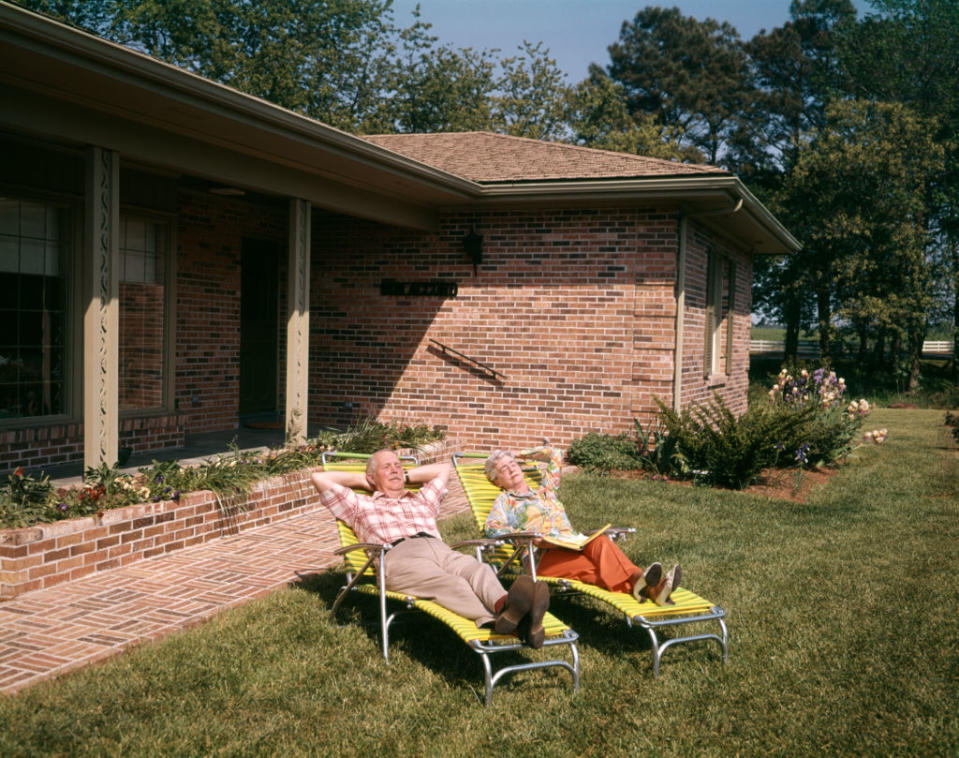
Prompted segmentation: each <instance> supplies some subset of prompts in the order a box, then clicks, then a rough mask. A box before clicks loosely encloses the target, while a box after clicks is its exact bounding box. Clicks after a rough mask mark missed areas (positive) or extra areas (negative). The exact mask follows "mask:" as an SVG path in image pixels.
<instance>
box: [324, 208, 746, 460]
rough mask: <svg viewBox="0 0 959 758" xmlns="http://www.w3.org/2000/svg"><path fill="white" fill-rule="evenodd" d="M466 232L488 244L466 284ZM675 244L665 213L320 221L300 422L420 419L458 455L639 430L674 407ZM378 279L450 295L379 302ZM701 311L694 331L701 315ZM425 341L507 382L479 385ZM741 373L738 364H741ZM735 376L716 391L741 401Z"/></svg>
mask: <svg viewBox="0 0 959 758" xmlns="http://www.w3.org/2000/svg"><path fill="white" fill-rule="evenodd" d="M473 227H475V229H476V231H477V233H479V234H481V235H483V237H484V240H483V243H484V244H483V249H484V261H483V263H482V264H481V266H480V267H479V273H478V276H476V277H474V276H473V272H472V267H471V266H470V265H469V263H468V262H467V258H466V255H465V253H464V252H463V249H462V243H461V241H462V238H463V236H464V235H465V234H466V233H467V232H469V230H470V229H471V228H473ZM677 245H678V236H677V223H676V214H675V211H673V210H671V209H603V210H552V211H502V212H489V213H485V214H467V213H464V214H456V213H453V214H449V215H447V216H445V217H444V218H443V219H442V220H441V223H440V230H439V232H438V234H436V235H429V234H418V233H415V232H410V231H406V230H401V229H396V228H391V227H384V226H381V225H377V224H373V223H369V222H364V221H361V220H358V219H352V218H344V217H341V216H335V215H332V214H318V215H317V216H316V217H315V219H314V229H313V261H314V264H313V279H312V283H311V300H312V313H311V346H310V357H311V363H310V367H311V382H310V391H311V394H310V413H311V421H313V422H319V423H323V424H343V423H346V422H348V421H349V420H351V419H354V418H357V417H359V416H364V415H374V416H378V417H380V418H384V419H398V420H407V421H415V422H418V423H424V422H425V423H429V424H434V425H440V426H442V427H445V428H448V429H449V430H451V431H452V432H453V433H454V434H455V435H456V436H457V437H459V438H460V439H461V440H463V441H464V442H466V443H467V444H469V445H477V446H490V445H495V444H507V445H527V444H531V443H535V442H538V441H540V440H542V439H543V438H544V437H546V438H549V439H550V440H551V441H553V442H554V443H557V444H561V445H565V444H568V443H569V441H570V440H572V439H573V438H574V437H577V436H581V435H582V434H584V433H586V432H588V431H591V430H601V431H608V432H617V431H622V430H626V429H629V428H631V425H632V419H633V417H636V416H639V417H641V418H643V419H644V420H648V419H649V417H650V415H651V414H652V413H653V412H654V409H655V404H654V400H653V398H654V397H659V398H661V399H662V400H663V401H664V402H666V403H667V404H668V403H670V402H671V398H672V382H673V370H672V365H673V354H674V349H675V344H674V331H675V329H674V326H675V293H674V283H675V261H676V255H677ZM691 259H692V260H691V266H695V265H698V261H697V259H696V256H695V255H692V256H691ZM739 268H740V271H739V277H738V278H743V277H745V276H747V275H749V274H748V266H746V265H741V266H740V267H739ZM704 276H705V274H703V278H704ZM383 278H394V279H398V280H401V281H427V280H431V279H445V280H450V281H456V282H457V283H458V287H459V291H458V295H457V296H456V297H396V296H384V295H380V294H379V284H380V281H381V279H383ZM693 279H694V280H695V277H693ZM692 286H693V287H695V286H697V285H696V283H695V281H694V282H693V285H692ZM699 286H701V285H699ZM747 293H748V287H745V288H744V291H743V295H742V301H741V302H737V308H742V307H745V308H747V310H746V321H745V322H744V323H745V324H746V325H747V327H748V295H747ZM695 300H696V298H695V296H694V297H693V303H694V307H693V309H691V311H692V312H691V314H690V315H691V317H690V318H688V319H687V321H686V328H687V332H688V333H687V346H692V348H693V349H692V351H691V353H692V354H691V355H687V361H686V363H687V364H689V363H690V362H691V361H695V359H696V355H695V350H696V347H695V346H696V345H697V344H699V345H700V347H699V348H698V350H699V357H698V360H699V362H700V364H699V365H700V366H701V363H702V347H701V343H702V340H703V336H702V328H703V327H702V323H700V324H699V336H698V338H696V337H695V336H694V333H695V330H696V319H697V315H696V306H695ZM698 311H699V317H700V319H701V311H702V305H701V304H700V305H699V306H698ZM430 339H434V340H437V341H438V342H441V343H444V344H446V345H448V346H449V347H451V348H453V349H455V350H457V351H459V352H461V353H464V354H466V355H468V356H471V357H473V358H475V359H476V360H478V361H480V362H482V363H484V364H487V365H488V366H490V367H492V368H493V369H495V370H496V371H498V372H500V373H501V374H503V375H505V378H504V379H500V378H494V377H489V376H484V375H483V373H482V372H481V371H479V370H477V369H476V368H475V367H470V366H469V365H468V364H465V363H463V362H462V361H460V360H458V359H456V358H455V357H452V356H449V355H444V354H443V353H442V352H441V351H440V350H438V349H437V348H436V347H434V346H431V344H430V342H429V340H430ZM746 339H747V341H748V332H747V335H746ZM744 349H745V348H744ZM747 361H748V352H744V353H743V356H742V360H741V363H742V366H745V365H746V362H747ZM733 368H734V376H735V377H736V381H735V382H732V381H730V382H728V383H727V384H728V390H727V391H729V392H732V391H738V390H739V389H740V388H742V389H743V403H744V402H745V394H744V387H745V385H744V383H743V382H742V381H740V377H739V374H738V373H737V371H738V369H737V367H736V365H734V367H733ZM741 379H743V380H744V379H745V374H744V373H743V375H742V377H741ZM684 389H685V391H687V392H688V393H689V395H692V396H699V397H705V396H706V383H705V382H704V380H703V376H702V370H701V369H700V370H699V375H698V377H696V376H693V375H689V376H687V377H686V378H685V380H684ZM737 404H738V401H737Z"/></svg>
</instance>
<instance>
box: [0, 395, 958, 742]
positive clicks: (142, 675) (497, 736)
mask: <svg viewBox="0 0 959 758" xmlns="http://www.w3.org/2000/svg"><path fill="white" fill-rule="evenodd" d="M867 425H868V426H870V428H871V427H881V426H884V427H888V428H889V431H890V437H889V440H888V441H887V443H886V444H885V445H884V446H882V447H876V446H870V447H862V448H860V449H859V450H857V451H856V452H855V453H854V454H853V455H852V458H851V460H850V461H849V463H848V464H847V465H846V466H844V467H843V468H842V469H841V470H840V472H839V473H838V474H837V475H836V476H834V477H832V478H831V479H830V480H829V482H828V483H827V484H826V485H825V486H824V487H823V488H822V489H820V490H818V491H816V492H814V493H813V495H812V496H811V497H810V499H809V501H808V502H806V503H804V504H796V503H789V502H785V501H777V500H769V499H765V498H761V497H758V496H755V495H748V494H741V493H734V492H725V491H714V490H708V489H702V488H693V487H683V486H676V485H669V484H664V483H658V482H648V481H622V480H615V479H604V478H597V477H589V476H578V477H569V478H568V480H567V481H566V482H565V483H564V485H563V497H564V501H565V502H566V503H567V505H568V506H569V509H570V511H571V514H572V515H573V517H574V523H576V524H579V525H582V526H583V527H587V526H590V525H596V524H599V523H604V522H605V521H613V522H615V523H621V524H633V525H635V526H637V527H639V533H638V534H637V535H636V536H634V537H632V538H631V540H630V541H629V542H628V543H627V544H626V550H627V552H628V553H630V554H631V555H633V556H634V557H635V558H637V559H638V560H640V561H642V562H648V561H651V560H661V561H663V562H664V563H665V562H668V561H674V560H677V559H679V560H681V561H682V563H683V570H684V577H686V579H687V581H686V582H685V583H686V584H687V585H688V586H689V587H690V588H692V589H694V590H696V591H697V592H699V593H700V594H702V595H703V596H704V597H708V598H711V599H714V600H715V601H717V602H719V603H721V604H722V605H723V606H724V607H725V608H726V609H727V611H728V613H729V624H730V631H731V646H730V661H729V664H728V665H727V666H722V665H721V664H720V663H719V660H718V658H719V655H718V647H717V646H716V645H715V644H714V643H711V644H710V645H708V646H707V645H705V644H703V645H687V646H681V647H678V648H672V649H670V650H668V651H667V652H666V654H665V656H664V660H663V667H662V675H661V677H660V678H658V679H653V678H651V675H650V673H649V651H648V648H647V644H646V642H645V641H644V640H643V639H642V636H641V634H640V633H638V632H635V631H630V630H628V629H626V628H625V626H624V625H623V624H622V622H621V621H619V620H617V619H615V618H614V617H612V616H611V615H610V614H608V613H606V612H605V611H604V610H602V609H601V608H600V607H599V606H594V605H591V604H588V603H570V604H561V603H560V602H559V601H557V602H556V603H554V607H553V610H554V611H556V612H557V613H558V614H559V615H560V616H561V617H563V618H564V619H565V620H566V621H567V622H568V623H570V624H571V625H572V626H573V627H574V628H575V629H576V630H577V631H578V632H579V633H580V635H581V640H582V644H581V652H582V664H583V680H582V689H581V691H580V692H579V693H578V694H577V695H572V694H571V693H570V690H569V688H568V683H569V677H568V674H563V673H561V672H546V673H544V672H534V673H530V674H522V675H518V676H516V677H514V678H513V679H512V680H511V681H510V682H508V683H507V684H504V685H501V686H500V687H498V688H497V690H496V693H495V695H494V699H493V705H492V707H490V708H488V709H487V708H484V707H483V706H482V704H481V678H482V677H481V673H480V666H479V663H478V661H477V660H476V659H475V656H473V655H472V654H469V653H467V652H466V651H465V649H464V648H463V647H462V646H461V644H460V643H459V642H458V641H454V640H453V639H451V635H448V634H447V633H446V632H445V630H444V629H443V628H442V627H438V626H435V625H433V624H432V623H431V622H430V621H429V620H427V619H425V618H423V617H417V620H416V621H411V622H409V623H408V624H407V625H406V626H405V627H404V629H403V630H402V631H399V632H397V633H396V638H395V644H394V646H393V648H392V652H391V665H389V666H387V665H386V664H385V663H384V661H383V660H382V658H381V657H380V656H379V654H378V644H377V640H376V634H375V632H374V631H371V630H368V629H366V628H365V627H363V626H361V625H360V624H357V623H350V624H348V625H347V626H345V627H344V628H336V627H335V626H334V625H333V624H332V623H331V619H330V615H329V610H328V609H329V607H330V605H331V603H332V598H333V596H334V595H335V592H336V589H337V587H338V585H339V577H338V576H336V575H334V574H326V575H322V576H320V577H317V578H316V579H315V580H312V581H311V582H310V583H308V584H307V585H306V586H303V587H298V588H293V589H290V590H289V591H286V592H280V593H276V594H274V595H272V596H270V597H268V598H264V599H262V600H260V601H257V602H253V603H250V604H249V605H247V606H245V607H243V608H240V609H237V610H234V611H230V612H227V613H224V614H222V615H221V616H219V617H218V618H216V619H214V620H213V621H212V622H210V623H207V624H205V625H203V626H201V627H198V628H197V629H194V630H190V631H187V632H184V633H181V634H178V635H175V636H173V637H171V638H168V639H166V640H163V641H161V642H158V643H156V644H151V645H145V646H143V647H141V648H139V649H137V650H134V651H132V652H130V653H127V654H124V655H122V656H120V657H118V658H115V659H112V660H110V661H108V662H107V663H105V664H103V665H100V666H96V667H92V668H89V669H86V670H84V671H81V672H77V673H74V674H71V675H68V676H65V677H63V678H61V679H59V680H55V681H50V682H45V683H42V684H40V685H37V686H35V687H32V688H30V689H28V690H25V691H23V692H21V693H19V694H18V695H16V696H11V697H6V698H0V722H2V723H3V724H4V727H3V729H2V730H0V755H4V756H6V755H11V756H13V755H18V756H19V755H23V756H45V755H63V756H114V755H116V756H119V755H123V756H140V755H144V756H145V755H149V756H154V755H170V756H182V755H203V756H221V755H222V756H226V755H229V756H246V755H249V756H261V755H283V756H327V755H330V756H333V755H335V756H353V755H356V756H368V755H376V756H409V755H428V756H450V757H451V758H452V756H458V757H459V756H463V755H479V756H486V755H495V756H505V755H508V756H536V757H537V758H542V757H543V756H620V755H622V756H626V755H629V756H634V755H652V756H689V755H705V756H726V755H770V754H772V755H789V756H792V755H930V756H931V755H935V756H945V755H953V756H954V755H956V754H957V751H959V715H957V714H959V616H957V613H956V602H955V598H956V597H957V596H959V574H957V571H956V566H957V565H959V502H957V496H956V483H957V482H959V450H957V449H956V447H955V446H954V445H953V444H952V443H951V442H949V438H948V437H947V436H946V434H945V433H944V427H943V426H942V413H941V412H939V411H923V410H889V409H882V410H879V411H876V412H874V413H873V415H872V416H871V417H870V420H869V421H868V422H867ZM443 529H444V533H445V535H446V537H447V539H449V540H454V539H457V538H460V537H466V536H469V535H470V534H471V530H470V526H469V519H468V517H467V516H461V517H457V518H455V519H452V520H450V521H448V522H445V523H444V525H443Z"/></svg>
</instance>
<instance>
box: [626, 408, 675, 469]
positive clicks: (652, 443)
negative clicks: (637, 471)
mask: <svg viewBox="0 0 959 758" xmlns="http://www.w3.org/2000/svg"><path fill="white" fill-rule="evenodd" d="M633 427H634V429H635V433H636V447H637V454H638V456H639V459H640V462H641V463H642V467H643V468H644V469H646V470H647V471H651V472H654V473H656V474H660V475H663V476H686V475H688V474H689V466H688V464H687V462H686V458H685V457H684V456H683V454H682V453H681V452H680V451H679V440H678V439H677V438H676V437H673V436H672V435H670V433H669V430H668V429H667V428H666V425H665V424H664V423H663V420H662V419H661V418H660V419H657V420H656V423H655V425H654V424H652V423H651V424H649V426H647V427H646V428H645V429H643V425H642V424H641V423H640V422H639V419H633Z"/></svg>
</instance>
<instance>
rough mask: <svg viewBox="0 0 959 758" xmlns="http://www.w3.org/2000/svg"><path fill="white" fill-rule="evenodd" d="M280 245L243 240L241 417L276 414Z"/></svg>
mask: <svg viewBox="0 0 959 758" xmlns="http://www.w3.org/2000/svg"><path fill="white" fill-rule="evenodd" d="M279 257H280V245H279V244H278V243H276V242H264V241H262V240H254V239H244V240H243V262H242V267H243V275H242V280H241V284H240V298H241V304H240V415H241V416H248V415H251V414H266V413H273V412H275V411H276V395H277V392H276V377H277V370H276V364H277V360H278V358H277V331H276V330H277V272H276V269H277V264H278V262H279Z"/></svg>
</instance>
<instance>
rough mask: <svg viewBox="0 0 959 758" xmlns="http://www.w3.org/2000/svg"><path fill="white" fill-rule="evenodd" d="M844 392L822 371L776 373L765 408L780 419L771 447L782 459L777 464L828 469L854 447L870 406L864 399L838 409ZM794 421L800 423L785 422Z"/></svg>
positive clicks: (841, 382) (833, 376)
mask: <svg viewBox="0 0 959 758" xmlns="http://www.w3.org/2000/svg"><path fill="white" fill-rule="evenodd" d="M845 392H846V383H845V381H844V380H843V379H842V377H837V376H836V373H835V372H834V371H827V370H826V368H818V369H815V370H814V371H812V372H810V371H808V370H806V369H801V370H799V371H797V372H796V374H795V376H793V375H792V374H791V373H790V372H789V370H787V369H783V370H782V371H780V372H779V375H778V376H777V377H776V383H775V384H774V385H773V386H772V388H771V389H770V390H769V393H768V395H769V401H770V407H771V408H772V409H773V411H774V413H775V414H777V415H778V416H781V417H782V419H783V434H782V437H781V439H779V440H778V441H777V444H778V445H780V449H781V450H782V451H783V452H784V454H785V455H784V456H783V458H782V459H781V463H782V464H784V465H794V464H795V463H796V462H799V463H808V464H809V465H811V466H819V465H830V464H833V463H835V462H836V461H837V460H839V459H841V458H843V457H844V456H845V455H846V454H848V453H849V452H850V451H851V450H852V449H853V448H854V447H855V445H856V442H857V439H858V437H859V429H860V427H861V426H862V420H863V419H864V418H865V417H866V416H867V415H868V414H869V412H870V406H869V403H868V402H866V400H864V399H862V400H859V401H854V402H851V403H849V404H848V405H846V406H844V405H843V402H844V401H843V395H844V394H845ZM797 415H798V416H800V417H801V418H802V421H801V423H799V424H794V423H792V422H791V421H790V418H791V417H793V416H797ZM800 451H802V452H801V455H800ZM797 456H798V457H797Z"/></svg>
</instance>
